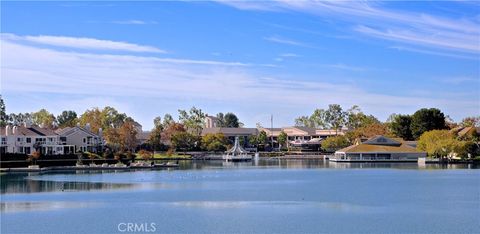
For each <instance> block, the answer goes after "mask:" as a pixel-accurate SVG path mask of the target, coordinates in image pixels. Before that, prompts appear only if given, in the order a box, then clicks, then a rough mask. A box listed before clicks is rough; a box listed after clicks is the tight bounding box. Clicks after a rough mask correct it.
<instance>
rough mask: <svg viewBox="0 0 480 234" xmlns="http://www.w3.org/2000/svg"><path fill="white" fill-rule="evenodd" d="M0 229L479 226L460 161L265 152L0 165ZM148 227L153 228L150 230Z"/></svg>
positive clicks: (471, 180) (470, 173) (473, 183)
mask: <svg viewBox="0 0 480 234" xmlns="http://www.w3.org/2000/svg"><path fill="white" fill-rule="evenodd" d="M0 178H1V207H0V208H1V219H0V224H1V233H100V232H102V233H121V232H120V231H119V229H118V225H119V224H120V223H136V224H151V223H155V226H156V232H158V233H478V232H479V230H480V170H478V169H476V168H475V167H474V166H468V165H450V166H448V167H447V166H439V165H427V166H424V167H419V166H418V165H417V164H388V163H378V164H342V163H332V162H330V163H329V162H324V161H322V160H278V159H265V160H260V161H258V162H256V163H255V162H251V163H225V162H221V161H205V162H192V161H183V162H181V168H180V169H169V170H160V171H145V170H144V171H140V170H139V171H132V172H112V171H106V172H91V173H89V172H77V173H46V174H38V173H30V174H27V173H25V174H23V173H22V174H3V175H1V176H0ZM146 230H147V231H152V230H151V229H150V230H148V229H146Z"/></svg>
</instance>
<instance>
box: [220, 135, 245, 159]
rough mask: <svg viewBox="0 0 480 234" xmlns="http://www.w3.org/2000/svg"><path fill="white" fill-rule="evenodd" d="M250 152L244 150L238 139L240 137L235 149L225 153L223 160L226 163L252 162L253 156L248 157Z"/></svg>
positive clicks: (236, 140) (234, 146)
mask: <svg viewBox="0 0 480 234" xmlns="http://www.w3.org/2000/svg"><path fill="white" fill-rule="evenodd" d="M248 153H249V152H248V151H247V150H245V149H243V148H242V147H241V146H240V141H239V139H238V136H237V137H235V144H234V145H233V147H232V148H231V149H229V150H227V151H225V154H224V155H223V156H222V159H223V160H225V161H232V162H235V161H251V160H252V155H248Z"/></svg>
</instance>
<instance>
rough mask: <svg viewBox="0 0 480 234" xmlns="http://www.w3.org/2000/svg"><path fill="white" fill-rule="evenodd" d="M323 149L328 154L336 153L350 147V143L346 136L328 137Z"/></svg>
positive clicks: (323, 143) (323, 142) (324, 141)
mask: <svg viewBox="0 0 480 234" xmlns="http://www.w3.org/2000/svg"><path fill="white" fill-rule="evenodd" d="M321 145H322V149H324V150H326V151H328V152H334V151H336V150H339V149H342V148H345V147H347V146H349V145H350V141H349V140H348V139H347V137H346V136H342V135H339V136H331V137H327V138H326V139H325V140H323V141H322V143H321Z"/></svg>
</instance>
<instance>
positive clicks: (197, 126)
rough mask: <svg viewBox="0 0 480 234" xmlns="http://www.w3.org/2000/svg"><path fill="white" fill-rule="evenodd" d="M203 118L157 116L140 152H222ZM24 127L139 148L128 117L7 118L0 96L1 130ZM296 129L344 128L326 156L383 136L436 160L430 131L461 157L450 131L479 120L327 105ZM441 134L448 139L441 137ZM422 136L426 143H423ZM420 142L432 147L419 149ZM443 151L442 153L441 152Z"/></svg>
mask: <svg viewBox="0 0 480 234" xmlns="http://www.w3.org/2000/svg"><path fill="white" fill-rule="evenodd" d="M205 117H206V114H205V113H204V112H203V111H202V110H201V109H199V108H196V107H192V108H191V109H189V110H178V119H177V120H175V119H174V118H173V117H172V115H170V114H165V115H164V116H163V118H162V117H160V116H158V117H156V118H154V120H153V123H154V127H153V129H152V131H151V132H150V135H149V138H148V140H147V142H146V143H145V144H144V145H142V146H141V148H144V149H149V150H169V151H171V152H172V151H190V150H208V151H223V150H226V149H227V148H228V147H229V146H230V145H231V144H232V142H230V141H229V140H228V139H227V138H226V137H225V136H224V135H223V134H207V135H205V136H202V135H201V133H202V129H203V127H204V122H205ZM216 119H217V120H216V121H217V123H216V125H217V126H218V127H243V123H241V122H240V121H239V119H238V117H237V116H236V115H235V114H234V113H225V114H224V113H218V114H217V115H216ZM25 122H30V123H32V124H35V125H38V126H41V127H45V128H50V129H56V128H64V127H74V126H76V125H77V124H79V125H80V126H86V124H87V123H88V124H89V125H90V129H91V131H92V132H94V133H98V132H99V129H102V131H103V137H104V139H105V140H106V143H107V146H108V148H109V150H112V151H133V150H135V148H136V147H137V145H138V140H137V135H138V134H139V132H137V128H136V124H137V123H136V122H135V120H134V119H133V118H132V117H129V116H128V115H127V114H125V113H120V112H118V111H117V110H116V109H115V108H113V107H109V106H107V107H104V108H103V109H100V108H97V107H95V108H91V109H88V110H86V111H85V112H84V113H82V114H81V115H77V113H76V112H75V111H72V110H65V111H62V113H61V114H59V115H57V116H55V115H54V114H52V113H50V112H49V111H47V110H46V109H41V110H39V111H37V112H32V113H10V114H7V113H6V111H5V104H4V102H3V99H2V98H1V95H0V126H5V125H6V124H12V125H20V124H22V123H25ZM295 125H296V126H303V127H313V128H322V129H334V130H335V131H336V132H337V133H338V132H339V131H340V130H341V129H342V128H344V127H346V128H347V129H348V131H347V132H346V133H345V135H337V136H335V137H329V138H327V139H326V140H324V141H323V142H322V148H323V149H326V150H330V151H332V150H336V149H340V148H343V147H346V146H348V145H351V144H352V143H353V142H354V141H355V139H357V138H370V137H373V136H376V135H385V136H388V137H399V138H402V139H404V140H419V146H420V147H423V148H422V150H426V151H428V152H429V154H430V153H432V154H436V155H440V154H441V153H440V152H438V151H439V150H438V148H439V147H440V146H435V147H436V148H435V147H433V148H435V149H434V150H433V149H431V148H432V147H431V146H430V145H431V144H432V142H434V141H428V140H425V139H426V138H427V136H430V135H431V133H429V134H428V135H425V134H424V133H427V132H430V131H433V130H439V131H443V132H434V133H435V134H437V135H440V136H437V135H435V134H434V136H432V137H437V138H438V137H440V138H441V139H444V138H445V137H446V136H448V137H449V138H448V139H447V140H444V141H443V142H447V143H448V144H447V143H444V144H447V148H448V149H456V150H457V151H461V150H459V149H460V148H462V149H464V148H468V147H470V148H472V147H473V146H472V144H470V143H468V144H467V143H465V141H470V142H474V141H475V139H456V140H457V141H455V140H451V139H453V138H454V137H453V135H454V134H452V133H451V132H452V131H451V130H452V129H455V128H456V127H459V126H461V127H468V126H479V125H480V116H473V117H467V118H465V119H463V120H462V121H461V122H459V123H454V122H453V121H452V120H451V119H450V118H449V117H448V116H446V115H445V114H444V113H443V112H441V111H440V110H439V109H436V108H422V109H419V110H417V111H416V112H414V113H413V114H411V115H405V114H392V115H390V117H389V118H388V120H387V121H386V122H381V121H379V120H378V119H377V118H376V117H375V116H373V115H369V114H365V113H363V111H362V110H361V109H360V107H359V106H356V105H354V106H352V107H351V108H349V109H346V110H344V109H343V108H342V107H341V106H340V105H338V104H330V105H328V108H326V109H315V110H314V111H313V113H312V114H311V115H310V116H300V117H298V118H296V119H295ZM445 131H447V132H450V133H449V134H445ZM424 135H425V136H424ZM422 136H424V137H423V138H422ZM442 137H443V138H442ZM287 139H288V136H287V134H286V133H285V132H283V131H282V132H281V133H280V135H279V137H278V139H277V142H278V143H279V144H280V146H281V147H282V146H283V147H285V146H287V145H288V144H287ZM241 141H242V142H241V144H249V145H252V146H265V145H268V143H269V139H268V136H267V134H266V132H265V131H260V132H259V134H258V135H256V136H251V137H249V138H248V139H247V142H244V140H243V138H242V139H241ZM420 142H430V143H428V144H427V143H421V144H420ZM437 142H441V141H437ZM452 142H453V143H452ZM440 148H442V147H440ZM473 148H474V147H473ZM477 148H478V147H477ZM442 149H445V147H443V148H442ZM447 151H448V150H447ZM467 151H468V150H467ZM470 151H471V150H470ZM470 151H469V152H470ZM433 152H434V153H433ZM442 152H443V150H442Z"/></svg>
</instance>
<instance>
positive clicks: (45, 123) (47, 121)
mask: <svg viewBox="0 0 480 234" xmlns="http://www.w3.org/2000/svg"><path fill="white" fill-rule="evenodd" d="M32 120H33V123H34V124H36V125H38V126H42V127H44V128H54V127H55V125H56V118H55V116H54V115H53V114H52V113H50V112H48V111H47V110H45V109H41V110H39V111H37V112H34V113H32Z"/></svg>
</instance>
